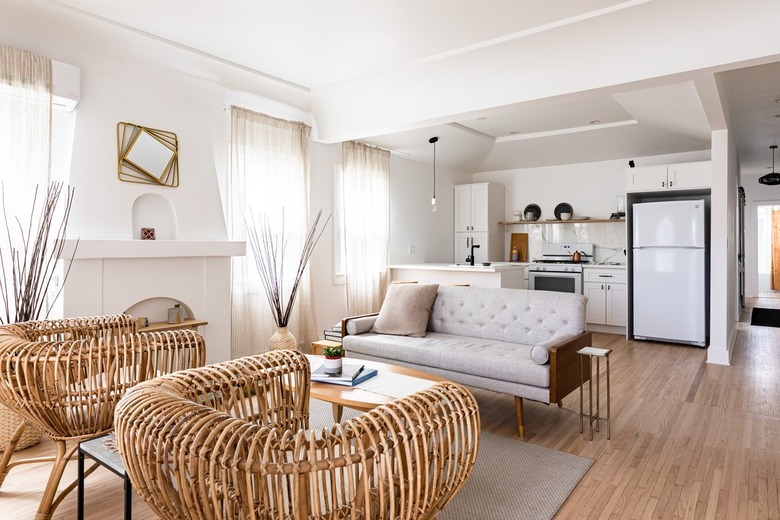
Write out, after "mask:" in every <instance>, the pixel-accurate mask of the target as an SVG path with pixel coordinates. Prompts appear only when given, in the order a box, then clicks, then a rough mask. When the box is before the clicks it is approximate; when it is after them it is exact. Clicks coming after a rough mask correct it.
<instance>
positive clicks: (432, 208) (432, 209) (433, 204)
mask: <svg viewBox="0 0 780 520" xmlns="http://www.w3.org/2000/svg"><path fill="white" fill-rule="evenodd" d="M438 140H439V138H438V137H431V138H430V139H428V142H429V143H431V144H432V145H433V198H432V199H431V213H436V141H438ZM773 169H774V168H773ZM778 182H780V181H778Z"/></svg>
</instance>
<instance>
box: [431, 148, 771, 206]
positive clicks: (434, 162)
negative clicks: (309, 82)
mask: <svg viewBox="0 0 780 520" xmlns="http://www.w3.org/2000/svg"><path fill="white" fill-rule="evenodd" d="M772 171H775V154H774V152H772ZM433 198H434V199H435V198H436V141H434V142H433Z"/></svg>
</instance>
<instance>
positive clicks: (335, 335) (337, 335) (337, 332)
mask: <svg viewBox="0 0 780 520" xmlns="http://www.w3.org/2000/svg"><path fill="white" fill-rule="evenodd" d="M323 332H324V334H325V339H328V340H330V341H338V342H339V343H341V322H338V323H337V324H335V325H334V326H333V327H331V328H329V329H325V330H324V331H323Z"/></svg>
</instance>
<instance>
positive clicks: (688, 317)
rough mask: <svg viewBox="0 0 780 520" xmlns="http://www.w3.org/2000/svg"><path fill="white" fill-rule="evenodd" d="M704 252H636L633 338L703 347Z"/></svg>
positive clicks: (677, 250) (671, 250)
mask: <svg viewBox="0 0 780 520" xmlns="http://www.w3.org/2000/svg"><path fill="white" fill-rule="evenodd" d="M704 259H705V257H704V249H645V250H639V251H634V287H633V288H634V335H635V336H642V337H646V338H656V339H662V340H664V339H665V340H671V341H680V342H686V343H696V344H700V345H703V344H704V342H705V341H706V337H705V336H706V331H705V325H706V324H705V302H704V295H705V291H704V265H705V264H704Z"/></svg>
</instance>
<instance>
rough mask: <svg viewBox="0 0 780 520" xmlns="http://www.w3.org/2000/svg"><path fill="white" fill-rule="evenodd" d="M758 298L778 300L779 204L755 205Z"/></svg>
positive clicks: (779, 269) (779, 290)
mask: <svg viewBox="0 0 780 520" xmlns="http://www.w3.org/2000/svg"><path fill="white" fill-rule="evenodd" d="M756 246H757V247H756V264H757V265H756V267H757V270H756V273H757V275H758V280H757V282H758V287H757V289H758V297H759V298H780V202H778V201H773V202H765V203H758V204H757V205H756Z"/></svg>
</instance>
